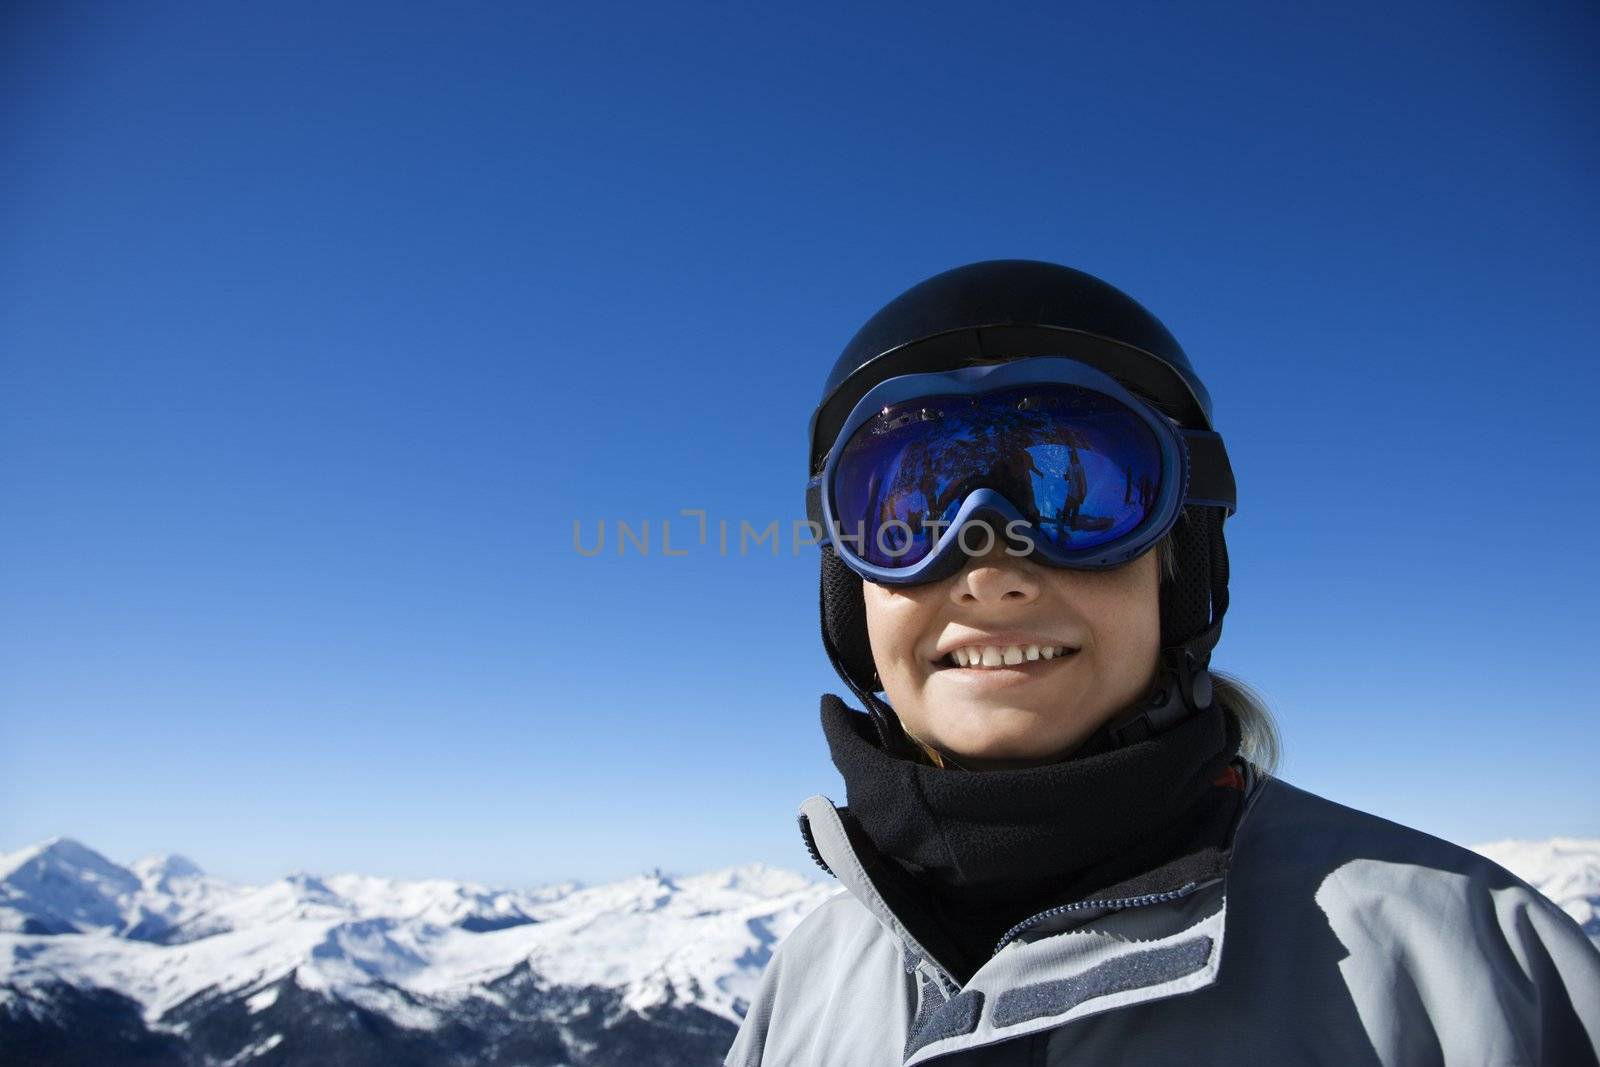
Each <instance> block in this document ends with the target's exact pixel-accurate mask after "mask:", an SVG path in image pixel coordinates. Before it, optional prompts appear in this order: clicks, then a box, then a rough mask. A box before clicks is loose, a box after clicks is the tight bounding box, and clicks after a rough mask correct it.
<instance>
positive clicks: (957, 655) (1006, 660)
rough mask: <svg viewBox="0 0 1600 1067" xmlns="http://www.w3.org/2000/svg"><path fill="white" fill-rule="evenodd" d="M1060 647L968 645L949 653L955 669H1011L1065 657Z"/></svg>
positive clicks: (1063, 650)
mask: <svg viewBox="0 0 1600 1067" xmlns="http://www.w3.org/2000/svg"><path fill="white" fill-rule="evenodd" d="M1066 654H1067V649H1066V647H1065V646H1062V645H1005V646H1000V645H981V646H980V645H968V646H967V647H965V648H958V649H956V650H955V651H954V652H951V653H950V660H951V662H952V663H954V664H955V665H956V666H957V667H978V668H980V669H981V668H986V667H1011V666H1015V665H1016V664H1018V663H1023V662H1025V661H1027V660H1039V659H1054V658H1056V657H1057V656H1065V655H1066Z"/></svg>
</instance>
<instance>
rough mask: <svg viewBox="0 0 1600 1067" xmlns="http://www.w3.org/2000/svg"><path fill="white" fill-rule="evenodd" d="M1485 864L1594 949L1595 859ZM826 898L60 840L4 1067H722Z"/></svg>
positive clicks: (15, 908) (829, 888) (1536, 857)
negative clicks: (224, 866) (520, 882)
mask: <svg viewBox="0 0 1600 1067" xmlns="http://www.w3.org/2000/svg"><path fill="white" fill-rule="evenodd" d="M1476 848H1477V851H1479V852H1481V853H1482V854H1484V855H1486V856H1488V857H1490V858H1491V859H1493V860H1495V861H1496V862H1498V863H1500V864H1501V865H1503V866H1505V867H1507V868H1508V869H1510V870H1511V871H1512V872H1513V873H1515V874H1517V875H1518V876H1519V877H1521V878H1523V879H1524V880H1526V881H1528V882H1529V883H1531V884H1532V885H1534V886H1535V887H1537V888H1538V889H1540V890H1541V891H1542V892H1543V893H1545V895H1547V896H1549V897H1550V898H1551V899H1552V900H1554V901H1555V902H1556V903H1557V904H1559V905H1560V906H1561V907H1562V908H1564V909H1565V910H1566V911H1567V913H1568V914H1570V915H1571V916H1572V917H1573V918H1574V919H1576V920H1577V921H1578V922H1579V923H1580V924H1581V925H1582V926H1583V927H1584V929H1585V930H1586V931H1587V932H1588V933H1589V936H1590V937H1591V938H1593V939H1595V941H1596V943H1597V944H1600V840H1578V839H1573V838H1556V839H1553V840H1549V841H1500V842H1494V843H1492V844H1486V845H1479V846H1476ZM836 891H837V889H836V887H835V885H834V883H832V882H828V883H819V882H816V881H813V880H811V879H809V878H807V877H804V876H801V875H798V874H794V873H792V872H789V871H783V870H777V869H773V868H769V867H763V866H760V865H753V866H747V867H738V868H732V869H729V870H723V871H716V872H713V873H710V874H701V875H695V876H693V877H683V878H678V877H672V876H668V875H666V874H662V873H660V872H653V873H651V874H647V875H641V876H639V877H635V878H629V879H625V880H623V881H620V882H614V883H610V884H607V885H600V886H592V887H585V886H581V885H578V884H576V883H564V884H559V885H550V886H542V887H538V888H535V889H523V890H508V889H491V888H487V887H484V886H479V885H472V884H469V883H463V882H452V881H444V880H433V881H416V882H406V881H395V880H390V879H383V878H368V877H362V876H359V875H339V876H335V877H328V878H319V877H315V876H313V875H309V874H295V875H290V876H289V877H286V878H283V879H281V880H279V881H276V882H272V883H270V884H267V885H262V886H241V885H233V884H229V883H227V882H225V881H222V880H220V879H217V878H213V877H211V876H209V875H207V874H205V873H204V872H203V871H201V869H200V868H199V867H198V866H196V865H195V864H194V863H192V862H190V861H188V860H186V859H184V858H182V857H181V856H152V857H148V858H146V859H142V860H139V861H137V862H135V863H132V864H130V865H128V866H126V867H124V866H120V865H118V864H116V863H113V862H112V861H110V860H108V859H106V857H104V856H102V855H100V854H99V853H97V852H95V851H94V850H93V849H90V848H87V847H85V846H83V845H81V844H79V843H77V842H75V841H71V840H66V839H55V840H51V841H46V842H44V843H42V844H40V845H36V846H33V847H31V848H27V849H23V850H22V851H20V852H16V853H12V854H10V855H0V1063H6V1064H10V1063H13V1062H15V1063H69V1062H70V1063H99V1064H106V1065H108V1067H115V1065H117V1064H122V1063H133V1062H138V1063H141V1064H145V1063H148V1064H173V1065H180V1064H181V1065H201V1064H205V1065H224V1064H226V1065H230V1067H239V1065H243V1064H274V1063H283V1064H289V1063H304V1062H319V1063H339V1064H349V1065H355V1067H360V1065H364V1064H372V1065H374V1067H376V1065H380V1064H382V1065H389V1064H408V1063H417V1064H423V1063H427V1064H484V1065H490V1067H492V1065H496V1064H513V1063H515V1064H523V1065H530V1067H539V1065H546V1064H549V1065H554V1064H569V1065H575V1067H576V1065H591V1064H594V1065H599V1064H606V1065H611V1064H615V1065H623V1064H626V1065H630V1067H632V1065H638V1067H648V1065H651V1064H663V1065H665V1064H672V1065H674V1067H682V1065H692V1064H697V1063H704V1064H707V1065H711V1064H719V1063H720V1062H721V1058H722V1054H723V1053H724V1052H725V1051H726V1049H727V1047H728V1045H729V1043H731V1041H732V1040H733V1034H734V1031H735V1029H736V1027H737V1025H738V1022H739V1020H740V1018H742V1016H743V1013H744V1010H745V1006H746V1004H747V1003H748V999H749V997H750V995H751V993H752V991H753V989H754V987H755V983H756V981H757V980H758V979H759V977H760V974H761V971H762V969H763V967H765V965H766V962H767V960H768V958H769V957H770V956H771V953H772V946H773V945H774V944H775V943H776V942H777V941H778V940H779V939H780V938H782V937H783V936H784V935H786V934H787V933H788V932H789V931H790V930H792V929H793V928H794V927H795V926H796V925H797V924H798V923H799V921H800V920H801V919H802V918H803V917H804V916H805V915H806V914H807V913H808V912H809V911H810V910H811V909H812V908H814V907H816V905H817V904H819V903H820V902H821V901H822V900H824V899H825V898H827V897H828V896H830V895H831V894H832V893H834V892H836Z"/></svg>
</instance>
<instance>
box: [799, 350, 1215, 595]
mask: <svg viewBox="0 0 1600 1067" xmlns="http://www.w3.org/2000/svg"><path fill="white" fill-rule="evenodd" d="M806 492H807V510H808V513H809V514H811V516H812V518H813V519H814V520H815V519H817V517H818V514H819V513H820V521H821V522H822V524H823V528H824V530H825V532H826V536H827V537H828V538H829V540H830V542H831V543H832V545H833V548H834V551H835V552H837V553H838V555H839V558H840V559H842V560H843V561H844V562H845V563H846V564H847V565H848V566H849V567H850V568H851V569H852V570H854V571H856V573H858V574H860V575H861V576H862V577H863V578H866V579H868V580H869V581H872V582H876V583H879V584H883V585H914V584H917V583H920V582H930V581H937V580H939V579H940V578H944V577H947V576H949V575H950V574H953V573H954V572H955V571H957V570H959V569H960V568H961V566H962V565H963V564H964V563H965V561H966V559H967V558H968V557H970V556H972V555H982V554H985V553H987V552H988V551H989V550H990V549H992V548H993V547H994V545H995V544H1005V545H1007V546H1008V547H1007V551H1013V550H1012V549H1011V548H1010V547H1009V546H1010V545H1011V544H1012V543H1016V542H1021V543H1022V544H1023V545H1024V549H1023V550H1022V551H1017V552H1013V554H1016V555H1031V554H1033V553H1037V554H1038V555H1039V556H1040V557H1041V558H1043V559H1044V561H1045V562H1047V563H1049V564H1051V565H1053V566H1057V567H1069V568H1075V569H1100V568H1106V567H1115V566H1118V565H1119V564H1122V563H1125V562H1127V561H1128V560H1131V559H1133V558H1135V557H1137V556H1138V555H1140V554H1141V553H1143V552H1144V551H1145V550H1146V549H1148V548H1150V547H1151V546H1152V545H1154V544H1155V543H1156V542H1157V541H1158V540H1160V539H1161V537H1162V536H1164V535H1165V534H1166V533H1167V531H1168V530H1170V529H1171V528H1172V525H1173V523H1175V522H1176V521H1177V518H1178V515H1179V513H1180V512H1181V511H1182V509H1183V507H1184V505H1186V504H1206V505H1211V506H1215V507H1223V508H1226V509H1227V510H1228V513H1229V514H1232V513H1233V511H1234V509H1235V504H1234V495H1235V494H1234V484H1233V472H1232V470H1231V468H1230V467H1229V464H1228V457H1227V452H1226V450H1225V449H1224V448H1223V444H1222V438H1221V437H1220V436H1219V435H1218V434H1216V433H1213V432H1211V431H1208V430H1191V429H1185V428H1183V427H1181V426H1178V425H1177V424H1176V423H1174V422H1173V421H1172V420H1171V419H1169V418H1167V416H1165V415H1164V414H1162V413H1161V412H1160V411H1159V410H1158V409H1156V408H1155V407H1154V406H1153V405H1152V404H1150V403H1149V402H1147V401H1145V400H1144V399H1142V398H1140V397H1138V396H1136V395H1134V394H1133V393H1131V392H1129V391H1128V390H1127V389H1125V388H1123V386H1122V385H1121V384H1120V383H1118V382H1117V381H1116V379H1114V378H1112V377H1111V376H1110V375H1108V374H1105V373H1103V372H1101V371H1099V370H1096V369H1095V368H1093V367H1090V366H1088V365H1087V364H1084V363H1080V362H1078V361H1077V360H1073V359H1068V358H1065V357H1056V356H1035V357H1028V358H1023V359H1015V360H1011V361H1009V362H1006V363H999V364H986V365H981V366H971V367H962V368H959V369H957V370H951V371H940V372H935V373H925V374H907V375H902V376H900V377H896V378H890V379H888V380H886V381H884V382H881V383H879V384H878V385H877V386H875V387H873V388H872V389H871V390H870V391H869V392H868V393H867V394H866V395H865V396H863V397H862V398H861V401H860V402H859V403H858V404H856V406H855V407H854V408H853V409H852V410H851V412H850V415H849V417H848V418H847V419H846V420H845V422H844V424H843V426H842V427H841V429H840V431H839V435H838V438H837V440H836V442H835V445H834V447H833V448H832V449H830V450H829V452H828V457H827V460H826V462H825V463H824V465H823V469H822V473H821V474H820V475H819V476H817V477H815V478H813V479H812V480H811V481H810V482H809V483H808V485H807V487H806ZM985 528H986V529H987V531H988V537H987V538H986V537H985V536H983V530H984V529H985ZM974 531H977V532H976V533H975V532H974Z"/></svg>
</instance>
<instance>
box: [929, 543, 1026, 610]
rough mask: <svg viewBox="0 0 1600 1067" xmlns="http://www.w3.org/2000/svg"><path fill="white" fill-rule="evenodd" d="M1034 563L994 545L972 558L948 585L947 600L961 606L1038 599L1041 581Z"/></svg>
mask: <svg viewBox="0 0 1600 1067" xmlns="http://www.w3.org/2000/svg"><path fill="white" fill-rule="evenodd" d="M1035 567H1036V564H1033V563H1030V562H1028V561H1027V560H1026V559H1025V558H1024V557H1021V556H1013V555H1010V554H1008V553H1007V552H1006V550H1005V548H1004V546H1002V545H996V546H995V547H994V549H993V550H992V551H990V552H989V553H987V554H986V555H983V556H979V557H974V558H973V559H972V561H971V562H969V563H968V564H967V565H966V566H965V567H964V568H962V570H961V573H959V574H957V575H956V580H955V581H954V582H953V583H952V584H951V586H950V599H951V600H952V601H953V602H954V603H956V604H959V605H961V606H963V607H968V608H971V607H988V606H998V605H1000V604H1002V603H1004V604H1010V605H1021V604H1031V603H1033V602H1034V601H1035V600H1037V599H1039V593H1040V590H1041V582H1040V581H1039V575H1038V573H1037V571H1036V570H1035Z"/></svg>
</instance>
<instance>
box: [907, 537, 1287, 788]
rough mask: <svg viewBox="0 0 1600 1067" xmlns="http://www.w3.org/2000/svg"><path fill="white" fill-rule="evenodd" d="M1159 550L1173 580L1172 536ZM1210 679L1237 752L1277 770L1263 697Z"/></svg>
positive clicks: (1278, 750)
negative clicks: (1233, 728)
mask: <svg viewBox="0 0 1600 1067" xmlns="http://www.w3.org/2000/svg"><path fill="white" fill-rule="evenodd" d="M1156 551H1157V552H1159V553H1160V557H1159V559H1160V563H1161V574H1162V577H1163V579H1165V580H1166V581H1174V580H1176V579H1177V577H1178V553H1177V550H1176V549H1174V548H1173V546H1172V537H1171V535H1168V536H1166V537H1163V538H1162V539H1161V541H1160V542H1159V543H1158V544H1157V545H1156ZM1210 671H1211V678H1212V683H1213V685H1212V699H1213V700H1215V701H1216V702H1217V703H1219V704H1221V705H1222V710H1223V711H1224V712H1225V713H1226V714H1228V715H1229V716H1231V717H1232V718H1233V720H1234V721H1235V722H1237V723H1238V724H1239V755H1240V756H1242V757H1243V758H1245V759H1247V760H1249V761H1250V763H1251V764H1252V765H1253V766H1254V767H1255V768H1256V770H1257V771H1259V772H1260V773H1261V774H1262V775H1263V776H1270V775H1272V774H1274V773H1275V772H1276V771H1277V769H1278V761H1279V759H1280V758H1281V756H1282V754H1283V743H1282V741H1281V740H1280V739H1279V735H1278V724H1277V722H1276V721H1275V720H1274V719H1273V717H1272V710H1271V709H1270V708H1268V707H1267V701H1266V698H1265V697H1263V696H1262V695H1261V693H1260V692H1258V691H1257V690H1255V689H1254V688H1252V687H1251V686H1250V685H1249V684H1248V683H1246V682H1245V681H1244V680H1243V679H1241V678H1238V677H1235V676H1234V675H1232V674H1228V673H1227V672H1225V671H1219V670H1217V669H1216V668H1215V667H1212V668H1210ZM901 729H902V730H903V731H904V732H905V735H906V736H907V737H909V738H911V740H912V742H913V743H915V744H916V746H917V747H918V748H919V749H921V750H922V753H923V755H924V756H926V757H927V759H928V762H929V763H931V764H933V765H934V766H935V767H944V766H946V763H945V759H944V756H943V755H942V754H941V753H940V752H939V750H938V749H936V748H934V747H933V746H932V745H930V744H928V743H927V742H926V741H923V740H922V739H921V738H920V737H917V736H915V735H914V734H912V733H911V731H909V730H906V729H905V725H904V724H903V723H902V724H901Z"/></svg>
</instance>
